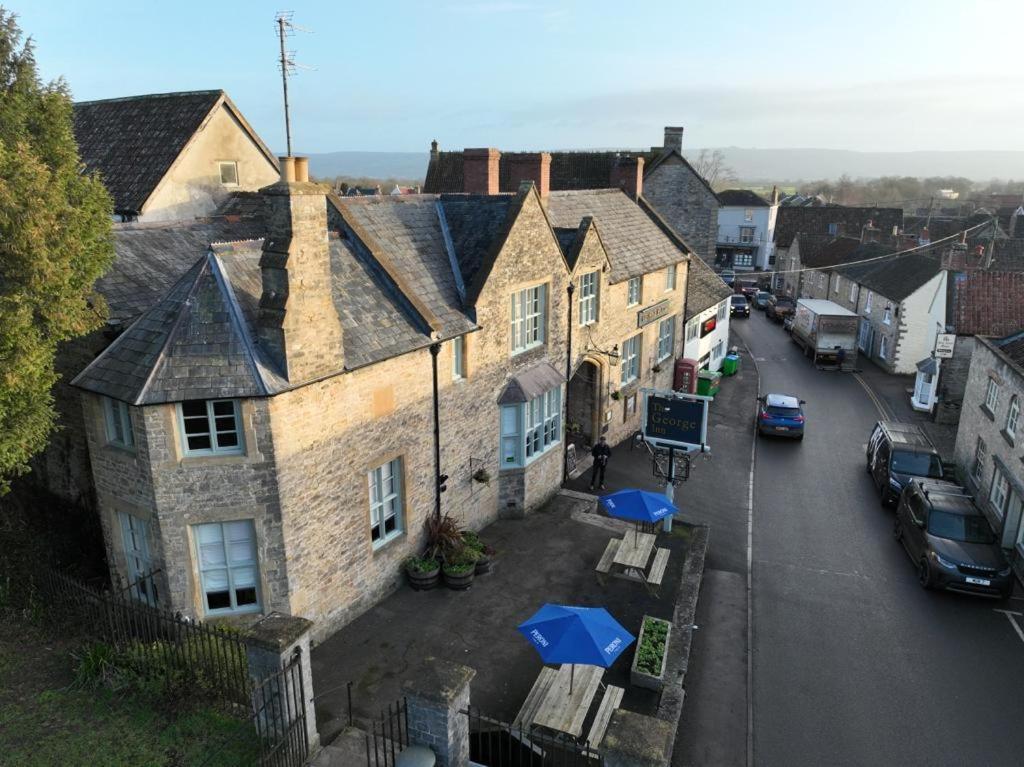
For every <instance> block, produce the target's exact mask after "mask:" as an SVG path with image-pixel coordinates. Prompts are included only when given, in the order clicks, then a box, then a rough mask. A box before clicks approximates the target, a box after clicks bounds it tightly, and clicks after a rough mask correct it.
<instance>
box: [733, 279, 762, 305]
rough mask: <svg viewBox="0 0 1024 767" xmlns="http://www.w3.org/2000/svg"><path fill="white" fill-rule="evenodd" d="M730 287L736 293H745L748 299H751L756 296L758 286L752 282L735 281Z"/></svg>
mask: <svg viewBox="0 0 1024 767" xmlns="http://www.w3.org/2000/svg"><path fill="white" fill-rule="evenodd" d="M732 289H733V290H735V291H736V292H737V293H742V294H743V295H745V296H746V297H747V300H749V301H753V300H754V296H756V295H757V292H758V287H757V285H755V284H754V283H753V282H739V281H736V282H734V283H733V286H732Z"/></svg>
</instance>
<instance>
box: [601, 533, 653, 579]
mask: <svg viewBox="0 0 1024 767" xmlns="http://www.w3.org/2000/svg"><path fill="white" fill-rule="evenodd" d="M657 540H658V538H657V536H655V535H652V534H651V533H636V532H633V533H626V534H625V535H624V536H623V538H622V543H620V544H619V550H618V551H616V552H615V558H614V559H613V560H612V561H613V562H614V563H615V564H617V565H622V567H624V568H626V570H627V572H628V571H630V570H639V571H640V572H641V573H642V572H643V571H644V570H646V569H647V563H648V562H649V561H650V559H651V552H652V551H654V544H655V543H656V542H657Z"/></svg>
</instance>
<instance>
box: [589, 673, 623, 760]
mask: <svg viewBox="0 0 1024 767" xmlns="http://www.w3.org/2000/svg"><path fill="white" fill-rule="evenodd" d="M625 692H626V691H625V690H624V689H622V688H621V687H616V686H615V685H612V684H610V685H608V687H607V689H606V690H605V691H604V697H603V698H602V699H601V706H600V708H598V709H597V714H595V715H594V723H593V724H591V725H590V733H589V734H588V735H587V742H588V743H590V746H591V748H597V747H598V746H600V745H601V741H602V740H604V734H605V732H607V730H608V723H609V722H610V721H611V719H612V713H613V712H614V711H615V709H617V708H618V707H619V704H620V703H622V696H623V695H624V694H625Z"/></svg>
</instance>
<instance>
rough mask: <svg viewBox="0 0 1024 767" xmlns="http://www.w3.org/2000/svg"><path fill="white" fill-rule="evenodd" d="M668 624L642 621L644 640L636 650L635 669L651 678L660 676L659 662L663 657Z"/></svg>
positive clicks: (650, 620)
mask: <svg viewBox="0 0 1024 767" xmlns="http://www.w3.org/2000/svg"><path fill="white" fill-rule="evenodd" d="M667 636H668V623H666V622H665V621H662V620H657V619H654V618H645V619H644V638H643V641H642V642H641V643H640V646H639V647H637V650H636V657H637V662H636V669H637V671H642V672H643V673H645V674H650V675H651V676H658V675H659V674H661V660H662V658H664V657H665V639H666V638H667Z"/></svg>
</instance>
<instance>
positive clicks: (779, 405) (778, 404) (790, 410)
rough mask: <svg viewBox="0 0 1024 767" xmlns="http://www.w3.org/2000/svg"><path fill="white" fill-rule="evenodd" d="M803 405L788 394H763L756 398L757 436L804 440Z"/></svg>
mask: <svg viewBox="0 0 1024 767" xmlns="http://www.w3.org/2000/svg"><path fill="white" fill-rule="evenodd" d="M803 404H804V401H803V400H802V399H797V398H796V397H793V396H790V395H789V394H765V395H764V396H763V397H758V398H757V435H758V436H759V437H763V436H765V435H768V434H771V435H774V436H776V437H792V438H793V439H803V438H804V421H805V419H804V409H803V408H802V407H801V405H803Z"/></svg>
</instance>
